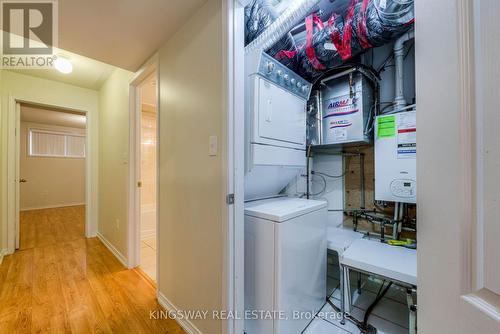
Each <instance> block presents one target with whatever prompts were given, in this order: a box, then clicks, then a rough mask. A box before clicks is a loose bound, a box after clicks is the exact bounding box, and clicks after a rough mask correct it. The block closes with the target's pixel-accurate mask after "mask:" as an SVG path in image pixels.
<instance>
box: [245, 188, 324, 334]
mask: <svg viewBox="0 0 500 334" xmlns="http://www.w3.org/2000/svg"><path fill="white" fill-rule="evenodd" d="M326 206H327V203H326V202H324V201H316V200H306V199H298V198H278V199H270V200H261V201H255V202H249V203H247V205H246V207H245V312H246V314H247V317H246V319H245V333H247V334H299V333H301V332H302V330H303V329H304V328H305V327H306V326H307V324H308V323H309V321H310V318H309V317H310V316H311V315H312V316H314V313H316V312H317V311H319V310H320V308H321V307H322V306H323V305H324V303H325V295H326V256H327V245H326V242H327V241H326V221H327V217H326V216H327V209H326ZM266 311H268V312H274V313H273V315H274V316H275V317H274V319H263V318H262V316H264V317H265V316H266V314H263V313H261V312H266ZM300 312H302V313H300ZM286 317H287V318H288V319H285V318H286Z"/></svg>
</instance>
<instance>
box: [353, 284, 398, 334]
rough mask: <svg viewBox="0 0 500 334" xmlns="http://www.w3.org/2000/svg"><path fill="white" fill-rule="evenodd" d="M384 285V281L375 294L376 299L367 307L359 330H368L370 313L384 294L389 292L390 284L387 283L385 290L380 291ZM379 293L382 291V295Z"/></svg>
mask: <svg viewBox="0 0 500 334" xmlns="http://www.w3.org/2000/svg"><path fill="white" fill-rule="evenodd" d="M384 283H385V281H383V282H382V285H381V286H380V289H379V292H378V293H377V297H376V298H375V300H374V301H373V303H371V304H370V306H368V308H367V309H366V312H365V317H364V318H363V324H362V326H363V328H360V329H361V330H364V329H366V328H368V318H369V317H370V314H371V313H372V311H373V309H374V308H375V306H377V304H378V303H379V302H380V300H381V299H382V298H384V296H385V294H386V293H387V291H389V288H390V287H391V286H392V282H389V284H387V286H386V287H385V289H384V290H383V291H382V288H383V286H384ZM380 291H382V293H380Z"/></svg>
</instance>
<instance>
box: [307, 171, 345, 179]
mask: <svg viewBox="0 0 500 334" xmlns="http://www.w3.org/2000/svg"><path fill="white" fill-rule="evenodd" d="M311 174H318V175H322V176H326V177H329V178H331V179H339V178H341V177H344V176H345V175H346V174H347V171H346V172H344V173H342V174H340V175H330V174H327V173H323V172H316V171H312V173H311Z"/></svg>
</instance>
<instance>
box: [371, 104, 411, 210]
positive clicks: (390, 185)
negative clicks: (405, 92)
mask: <svg viewBox="0 0 500 334" xmlns="http://www.w3.org/2000/svg"><path fill="white" fill-rule="evenodd" d="M416 114H417V113H416V112H415V111H405V112H399V113H394V114H389V115H381V116H378V117H377V118H376V119H375V200H377V201H388V202H401V203H416V202H417V127H416Z"/></svg>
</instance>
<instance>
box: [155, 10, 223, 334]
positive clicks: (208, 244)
mask: <svg viewBox="0 0 500 334" xmlns="http://www.w3.org/2000/svg"><path fill="white" fill-rule="evenodd" d="M221 38H222V17H221V2H220V1H207V3H206V4H205V5H204V6H203V7H201V9H199V10H198V11H197V12H195V13H193V15H192V16H191V19H190V20H189V21H187V22H186V23H185V24H184V25H183V26H182V27H181V28H180V30H179V31H178V32H177V33H176V35H175V36H174V37H173V38H171V39H170V40H169V41H168V42H167V43H166V44H165V45H164V47H163V48H162V49H161V50H160V106H159V113H160V115H159V118H160V125H159V126H160V139H159V140H160V156H159V166H160V167H159V168H160V188H159V197H160V200H159V205H158V208H159V210H160V212H159V217H160V222H159V224H160V225H159V226H160V231H159V234H160V268H159V282H158V283H159V290H160V293H162V294H163V295H164V296H165V297H166V298H167V299H168V300H169V301H170V302H171V303H173V304H174V305H175V306H176V307H178V308H180V309H184V310H191V309H201V310H218V309H220V308H221V304H222V268H223V263H222V259H223V242H224V238H223V224H224V219H225V218H224V216H223V210H222V208H223V190H224V184H223V178H224V177H223V168H222V166H223V161H222V159H221V157H222V154H221V153H220V152H219V154H218V155H217V156H215V157H210V156H209V155H208V138H209V136H210V135H217V136H218V137H219V147H220V148H221V149H222V148H223V147H222V146H223V143H225V138H224V137H223V136H224V135H225V133H224V128H225V125H224V117H225V112H224V104H223V101H222V99H223V92H222V73H223V68H222V57H223V54H222V42H221ZM193 323H194V324H195V325H196V326H197V327H198V328H199V329H200V330H201V331H202V332H203V333H204V334H219V333H221V332H222V322H221V321H217V320H211V319H209V320H201V321H200V320H194V321H193Z"/></svg>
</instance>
